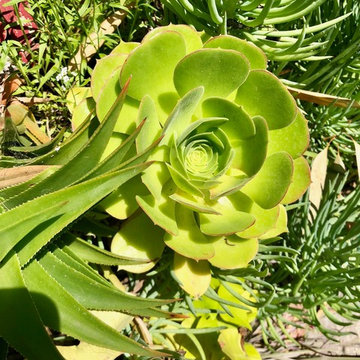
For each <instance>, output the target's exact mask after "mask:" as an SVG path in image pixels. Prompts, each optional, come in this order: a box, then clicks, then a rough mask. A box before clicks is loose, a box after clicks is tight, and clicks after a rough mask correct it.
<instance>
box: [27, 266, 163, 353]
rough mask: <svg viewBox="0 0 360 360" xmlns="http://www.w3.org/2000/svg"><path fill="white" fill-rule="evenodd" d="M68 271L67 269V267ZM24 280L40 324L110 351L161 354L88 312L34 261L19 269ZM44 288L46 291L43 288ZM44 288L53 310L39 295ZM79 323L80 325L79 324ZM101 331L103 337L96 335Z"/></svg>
mask: <svg viewBox="0 0 360 360" xmlns="http://www.w3.org/2000/svg"><path fill="white" fill-rule="evenodd" d="M70 272H71V269H70ZM23 274H24V278H25V283H26V285H27V286H28V288H29V290H30V291H31V294H32V297H33V300H34V302H35V304H36V307H37V308H38V310H39V312H40V314H41V317H42V320H43V321H44V323H45V324H46V325H47V326H49V327H50V328H52V329H56V330H58V331H61V332H64V333H65V334H68V335H70V336H73V337H75V338H77V339H80V340H83V341H86V342H89V343H91V344H93V345H96V346H100V347H105V348H108V349H112V350H118V351H124V352H129V353H133V354H138V355H144V356H161V355H163V354H162V353H159V352H156V351H153V350H150V349H147V348H145V347H143V346H141V345H140V344H138V343H137V342H135V341H133V340H131V339H129V338H127V337H125V336H123V335H121V334H119V333H118V332H117V331H115V330H114V329H113V328H111V327H110V326H108V325H106V324H105V323H103V322H102V321H101V320H99V319H98V318H97V317H95V316H94V315H92V314H91V313H90V312H89V311H87V310H86V308H85V307H83V306H82V305H80V304H79V303H78V302H77V301H76V300H75V299H74V298H73V297H72V296H71V295H70V294H69V293H68V292H67V291H66V290H64V288H63V287H62V286H61V285H59V284H58V283H57V281H56V280H54V279H53V278H52V277H51V276H50V275H49V274H48V273H47V272H46V271H45V270H44V268H43V267H42V266H41V265H40V264H39V263H38V262H37V261H36V260H34V261H32V262H31V263H30V264H29V265H28V266H27V267H26V268H25V269H24V271H23ZM44 289H46V290H44ZM44 291H46V294H47V296H49V297H50V298H51V299H52V302H53V304H54V306H55V308H56V311H54V310H53V309H51V308H50V307H49V304H48V303H47V302H45V301H44V300H43V298H42V296H39V295H38V294H43V293H44ZM79 324H81V325H79ZM99 332H101V333H102V334H103V336H101V337H99V336H98V334H99Z"/></svg>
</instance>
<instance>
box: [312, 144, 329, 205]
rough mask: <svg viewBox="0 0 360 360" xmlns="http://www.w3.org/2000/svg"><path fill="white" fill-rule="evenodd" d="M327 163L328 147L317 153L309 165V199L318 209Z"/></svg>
mask: <svg viewBox="0 0 360 360" xmlns="http://www.w3.org/2000/svg"><path fill="white" fill-rule="evenodd" d="M327 164H328V147H326V148H325V149H324V150H322V151H321V152H320V153H319V154H317V155H316V156H315V158H314V160H313V162H312V165H311V184H310V188H309V200H310V202H311V203H312V204H313V205H314V206H315V207H316V208H317V209H318V208H319V205H320V201H321V197H322V192H323V189H324V185H325V179H326V172H327Z"/></svg>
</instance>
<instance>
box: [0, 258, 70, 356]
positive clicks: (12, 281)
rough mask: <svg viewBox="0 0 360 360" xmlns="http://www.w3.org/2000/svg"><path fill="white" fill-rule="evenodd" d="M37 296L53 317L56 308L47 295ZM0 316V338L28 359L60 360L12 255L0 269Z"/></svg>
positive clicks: (16, 260)
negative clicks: (52, 313)
mask: <svg viewBox="0 0 360 360" xmlns="http://www.w3.org/2000/svg"><path fill="white" fill-rule="evenodd" d="M38 296H39V297H41V300H42V301H43V302H44V303H45V304H47V306H48V308H49V310H50V311H52V312H54V317H56V308H55V306H54V304H53V302H52V300H51V298H49V296H48V294H41V295H38ZM0 313H1V322H0V336H1V337H3V338H4V339H6V341H7V342H8V343H9V344H10V345H11V346H14V347H15V348H16V349H17V350H18V351H20V353H22V354H23V355H24V356H26V357H27V358H28V359H39V360H41V359H44V360H45V359H54V360H55V359H59V360H61V359H63V358H62V356H61V355H60V353H59V352H58V351H57V350H56V348H55V346H54V345H53V343H52V341H51V339H50V337H49V335H48V334H47V332H46V331H45V327H44V324H43V322H42V320H41V319H40V316H39V313H38V310H37V308H36V307H35V305H34V303H33V300H32V297H31V295H30V293H29V292H28V290H27V288H26V286H25V283H24V280H23V277H22V275H21V270H20V264H19V260H18V259H17V256H16V254H15V253H13V252H11V253H10V254H9V256H8V257H7V259H6V261H4V262H3V264H2V265H1V267H0ZM20 324H21V326H19V325H20ZM25 339H26V341H24V340H25Z"/></svg>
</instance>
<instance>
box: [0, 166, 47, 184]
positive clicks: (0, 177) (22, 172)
mask: <svg viewBox="0 0 360 360" xmlns="http://www.w3.org/2000/svg"><path fill="white" fill-rule="evenodd" d="M49 167H53V165H31V166H21V167H14V168H6V169H4V168H3V169H1V168H0V189H2V188H5V187H8V186H12V185H15V184H19V183H22V182H24V181H27V180H30V179H32V178H33V177H34V176H36V175H37V174H40V173H41V172H42V171H44V170H46V169H47V168H49Z"/></svg>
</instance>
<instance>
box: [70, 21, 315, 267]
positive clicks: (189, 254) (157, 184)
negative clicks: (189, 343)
mask: <svg viewBox="0 0 360 360" xmlns="http://www.w3.org/2000/svg"><path fill="white" fill-rule="evenodd" d="M128 78H131V81H130V86H129V90H128V93H127V97H126V99H125V102H124V105H123V109H122V111H121V113H120V115H119V117H118V119H117V123H116V126H115V131H116V132H117V134H114V135H113V136H114V137H117V138H118V139H121V141H126V135H127V134H130V133H131V132H132V131H133V130H134V129H135V127H136V126H137V125H138V124H139V123H140V122H142V121H143V120H144V119H146V121H145V124H144V125H143V128H142V130H141V132H140V134H139V136H138V138H137V140H136V150H134V149H132V150H131V149H130V150H129V151H134V152H135V151H136V152H137V153H141V152H143V151H145V149H146V148H148V147H149V146H150V145H151V144H152V143H153V142H154V141H155V140H156V139H161V140H159V144H158V146H157V148H156V149H155V151H154V152H153V154H152V160H153V161H154V163H153V165H151V166H150V167H149V168H148V169H147V170H146V171H145V172H144V173H143V174H142V175H141V176H140V175H139V176H138V177H136V178H134V179H133V180H132V181H130V182H128V183H127V184H125V185H124V186H123V187H120V188H119V190H118V191H116V192H115V193H113V194H112V195H111V196H110V197H108V198H107V199H106V200H105V201H104V202H103V203H102V204H101V205H102V206H103V208H104V209H105V210H107V211H108V212H109V213H110V214H111V215H112V216H114V217H117V218H119V219H127V220H126V221H125V222H124V223H123V225H122V228H121V229H120V231H119V232H118V234H117V235H116V237H115V238H114V241H113V245H112V248H113V251H115V252H116V251H121V253H122V255H126V253H127V252H128V254H129V255H131V256H132V257H136V255H141V256H140V257H141V258H144V257H145V258H146V257H147V258H148V259H149V263H148V264H145V265H144V267H143V268H142V266H141V265H136V266H134V268H133V269H132V266H131V265H130V266H127V267H126V269H127V270H129V271H134V272H141V271H147V270H148V269H149V268H150V267H151V264H154V263H155V261H156V260H157V259H158V258H159V257H160V256H161V253H162V251H163V249H164V244H165V245H166V246H168V247H170V248H171V249H173V250H174V251H175V252H176V253H177V254H178V255H180V256H183V257H185V258H189V259H194V260H196V261H199V260H206V261H208V262H210V263H211V264H212V265H213V266H216V267H219V268H225V269H235V268H240V267H244V266H246V265H247V264H248V262H249V261H250V260H251V259H252V258H253V257H254V256H255V254H256V252H257V247H258V239H259V238H267V237H273V236H276V235H278V234H279V233H281V232H284V231H286V230H287V228H286V211H285V208H284V204H288V203H290V202H293V201H295V200H297V199H298V198H299V197H300V196H301V195H302V194H303V193H304V192H305V190H306V188H307V187H308V185H309V182H310V176H309V167H308V164H307V162H306V160H305V159H304V158H303V157H302V154H303V152H304V151H305V149H306V148H307V145H308V128H307V121H306V120H305V118H304V117H303V115H302V114H301V113H300V112H299V110H298V109H297V106H296V103H295V101H294V99H293V98H292V96H291V95H290V94H289V92H288V91H287V89H286V88H285V87H284V85H282V83H281V82H280V80H279V79H278V78H276V77H275V76H274V75H273V74H271V73H270V72H268V71H267V70H266V57H265V55H264V54H263V52H262V51H261V50H260V49H258V48H257V47H255V46H254V45H253V44H250V43H248V42H246V41H244V40H240V39H237V38H235V37H232V36H219V37H215V38H211V39H210V40H208V41H207V42H205V43H203V42H202V40H201V37H200V35H199V34H198V33H197V32H196V31H194V30H193V29H192V28H190V27H188V26H184V25H170V26H167V27H161V28H157V29H155V30H153V31H152V32H150V33H149V34H147V35H146V37H145V38H144V40H143V41H142V43H140V44H137V43H121V44H120V45H119V46H118V47H117V48H116V49H115V50H114V51H113V52H112V53H111V54H110V55H109V56H107V57H105V58H103V59H101V60H100V61H98V64H97V66H96V67H95V69H94V72H93V75H92V85H91V91H92V99H89V98H88V99H85V100H84V101H85V102H86V106H85V107H86V109H87V110H86V111H88V112H91V111H95V112H96V116H97V117H98V119H99V120H100V121H101V120H102V118H103V117H104V116H105V114H106V113H107V111H108V110H109V108H110V107H111V105H112V103H113V102H114V99H116V97H117V95H118V94H119V92H120V91H121V88H122V87H123V86H124V84H125V82H126V80H127V79H128ZM80 104H81V103H80ZM89 104H90V105H89ZM83 108H84V104H83ZM75 110H76V108H75ZM83 114H84V113H82V116H84V115H83ZM120 134H122V135H120ZM124 135H125V136H124ZM124 139H125V140H124ZM149 219H150V220H151V221H149ZM149 264H150V266H149ZM208 271H210V270H208Z"/></svg>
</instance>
